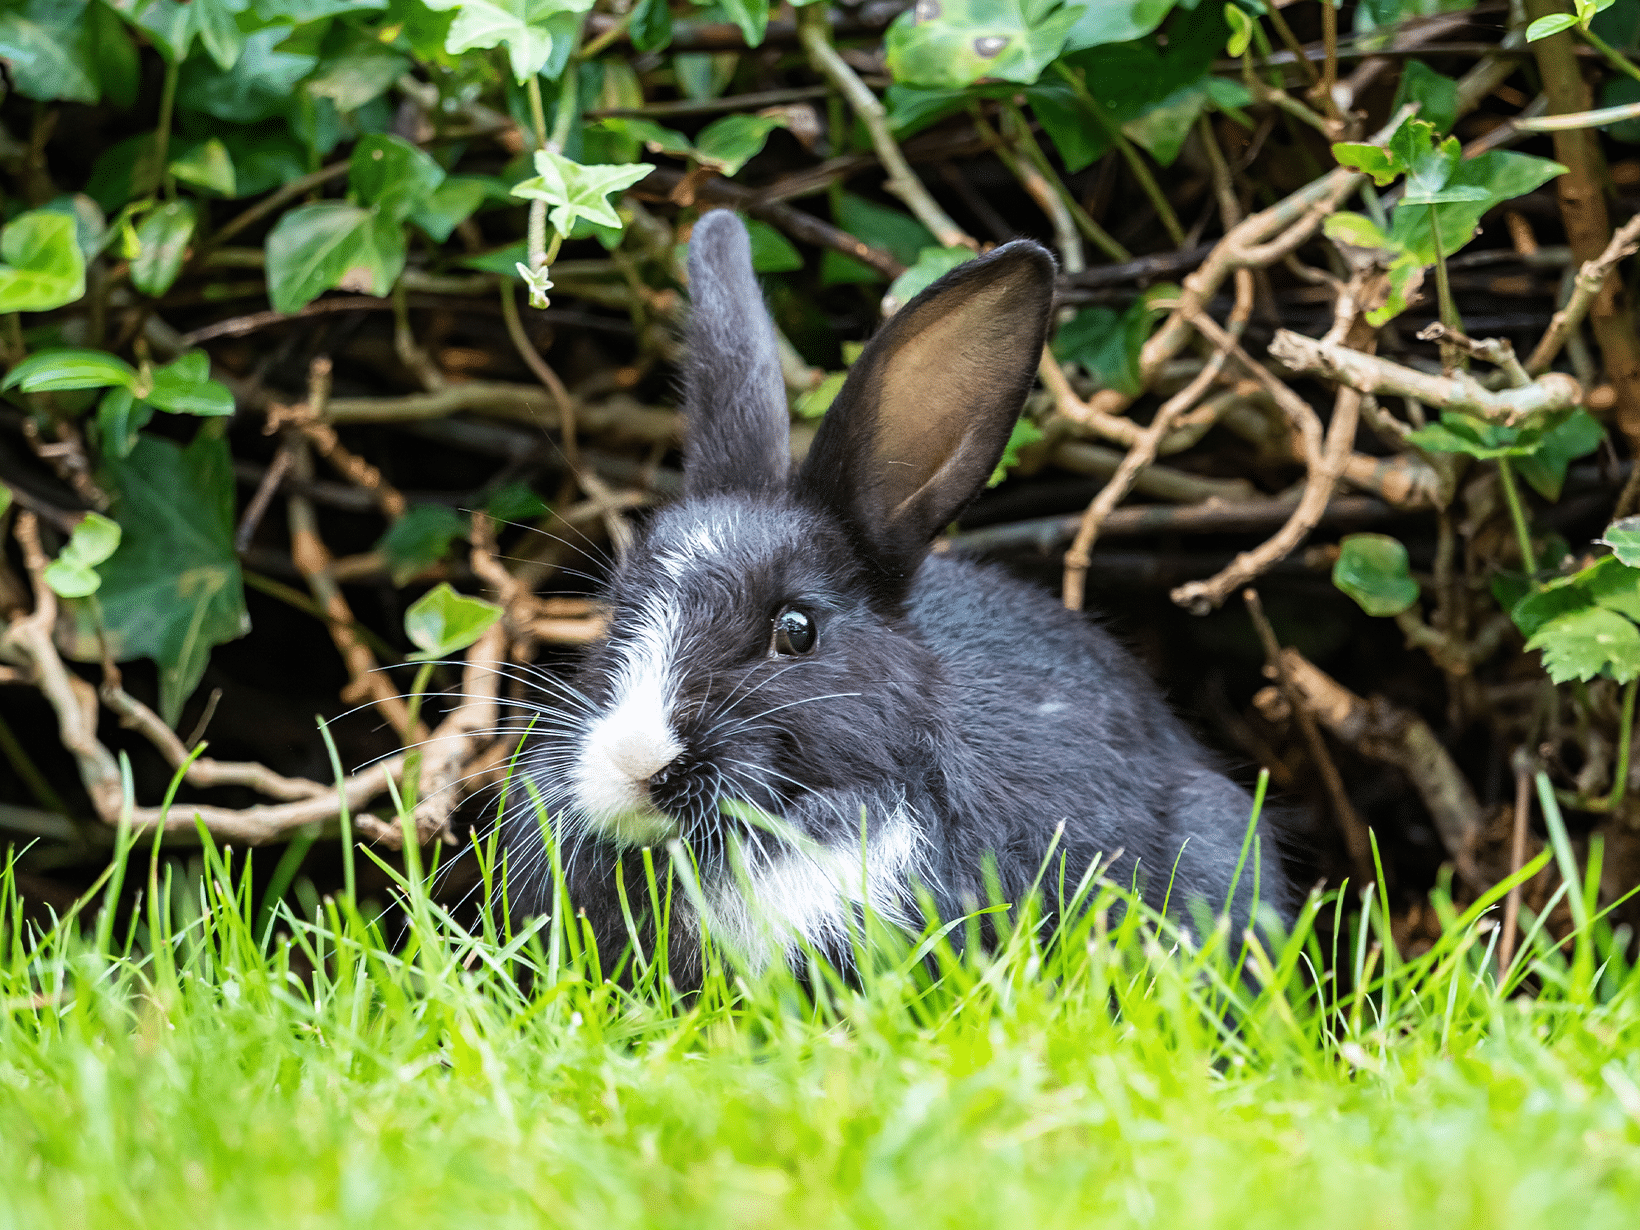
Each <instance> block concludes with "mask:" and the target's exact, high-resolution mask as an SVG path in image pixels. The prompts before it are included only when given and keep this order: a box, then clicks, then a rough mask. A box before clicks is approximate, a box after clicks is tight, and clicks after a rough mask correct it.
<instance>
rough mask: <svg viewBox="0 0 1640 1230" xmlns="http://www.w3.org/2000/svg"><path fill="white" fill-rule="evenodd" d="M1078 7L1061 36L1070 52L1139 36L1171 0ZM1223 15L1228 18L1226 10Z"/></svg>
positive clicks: (1088, 1) (1087, 0) (1103, 1)
mask: <svg viewBox="0 0 1640 1230" xmlns="http://www.w3.org/2000/svg"><path fill="white" fill-rule="evenodd" d="M1075 6H1076V4H1075V0H1073V2H1072V7H1075ZM1080 7H1081V9H1082V11H1081V12H1080V13H1079V14H1077V17H1076V22H1075V24H1074V25H1072V26H1071V30H1070V33H1069V34H1068V35H1067V36H1066V38H1065V46H1066V47H1067V48H1069V49H1071V50H1073V51H1074V50H1079V49H1081V48H1084V47H1102V46H1104V45H1106V44H1109V43H1128V42H1133V41H1135V40H1137V39H1143V38H1144V37H1145V35H1147V34H1149V33H1150V32H1151V31H1152V30H1154V29H1155V28H1156V27H1157V26H1159V25H1161V24H1162V19H1163V18H1165V17H1166V16H1167V15H1168V13H1170V12H1172V10H1173V7H1174V0H1081V5H1080ZM1186 7H1192V6H1190V5H1188V4H1187V5H1186ZM1225 16H1226V19H1228V18H1229V14H1228V13H1227V14H1225ZM1222 45H1223V44H1222V43H1221V46H1222ZM1230 54H1231V55H1239V54H1241V53H1240V52H1234V51H1233V52H1231V53H1230Z"/></svg>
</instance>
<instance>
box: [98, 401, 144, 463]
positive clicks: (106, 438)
mask: <svg viewBox="0 0 1640 1230" xmlns="http://www.w3.org/2000/svg"><path fill="white" fill-rule="evenodd" d="M153 417H154V407H153V406H152V405H150V404H149V403H148V402H145V401H138V400H137V399H136V398H135V397H134V396H133V395H132V393H131V390H130V389H128V388H126V387H124V386H123V385H116V386H115V387H114V388H111V389H109V390H108V392H107V393H105V394H103V399H102V402H101V403H100V404H99V405H98V406H97V440H98V443H99V445H100V446H101V448H102V450H103V452H104V453H106V454H108V455H110V456H113V457H129V456H130V455H131V450H132V449H133V448H135V447H136V444H137V433H138V432H139V431H141V430H142V429H143V428H144V427H146V426H148V423H149V421H150V420H152V419H153Z"/></svg>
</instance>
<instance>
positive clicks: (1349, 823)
mask: <svg viewBox="0 0 1640 1230" xmlns="http://www.w3.org/2000/svg"><path fill="white" fill-rule="evenodd" d="M1241 598H1242V601H1243V602H1245V603H1246V604H1247V614H1248V617H1249V618H1251V619H1252V621H1253V628H1254V630H1255V631H1256V632H1257V633H1258V639H1259V643H1260V644H1261V645H1263V646H1264V661H1265V668H1264V672H1265V674H1266V675H1269V676H1270V677H1272V678H1273V679H1274V680H1275V681H1276V685H1277V686H1278V687H1279V688H1280V689H1281V694H1282V695H1283V696H1285V697H1286V698H1287V704H1288V706H1289V707H1290V708H1291V709H1292V711H1293V717H1295V718H1296V719H1297V720H1298V729H1299V731H1300V733H1301V734H1302V735H1303V736H1304V747H1305V750H1306V751H1308V753H1309V756H1310V763H1311V764H1313V765H1315V767H1316V771H1317V772H1319V773H1320V774H1321V781H1322V784H1323V785H1325V786H1326V788H1327V797H1328V798H1329V799H1330V800H1331V801H1332V808H1333V817H1334V818H1335V819H1336V820H1337V821H1338V827H1339V829H1340V830H1341V831H1342V832H1343V834H1344V847H1345V849H1346V850H1348V851H1349V856H1350V870H1351V872H1352V873H1353V874H1354V876H1355V882H1356V884H1357V886H1358V887H1360V888H1363V889H1364V888H1365V887H1366V886H1367V885H1368V884H1371V883H1372V882H1373V878H1374V877H1373V863H1372V839H1371V837H1370V835H1369V834H1368V832H1367V826H1366V825H1365V824H1364V823H1363V822H1362V820H1361V817H1360V815H1359V814H1358V813H1357V812H1356V810H1355V805H1354V804H1353V803H1351V802H1350V796H1349V792H1348V791H1347V790H1345V789H1344V777H1343V774H1341V773H1339V771H1338V765H1337V764H1336V763H1334V761H1333V758H1332V753H1330V752H1329V751H1328V750H1327V743H1326V740H1325V739H1323V738H1322V737H1321V728H1320V727H1319V726H1317V725H1316V721H1315V714H1313V713H1312V712H1310V709H1309V707H1308V706H1307V705H1306V704H1305V703H1304V699H1305V698H1304V696H1303V695H1302V694H1301V693H1300V692H1299V690H1298V688H1297V687H1295V686H1294V684H1293V680H1292V677H1291V674H1290V672H1289V671H1288V669H1287V662H1286V659H1285V658H1283V657H1282V655H1281V642H1280V641H1278V640H1277V639H1276V632H1275V629H1274V628H1272V627H1271V626H1270V621H1269V619H1268V618H1266V616H1265V614H1264V604H1263V603H1262V602H1260V601H1259V596H1258V591H1257V590H1256V589H1251V588H1249V589H1245V590H1243V591H1242V594H1241Z"/></svg>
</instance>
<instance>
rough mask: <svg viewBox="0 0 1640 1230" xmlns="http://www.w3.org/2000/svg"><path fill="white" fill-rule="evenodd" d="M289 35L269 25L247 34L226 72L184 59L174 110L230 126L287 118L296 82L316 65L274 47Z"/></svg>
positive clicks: (207, 62)
mask: <svg viewBox="0 0 1640 1230" xmlns="http://www.w3.org/2000/svg"><path fill="white" fill-rule="evenodd" d="M289 34H290V28H289V27H288V26H275V27H274V28H272V29H268V30H257V31H255V32H254V33H252V34H249V35H247V36H246V38H245V46H244V48H243V49H242V50H241V52H240V54H239V60H238V62H237V63H236V64H235V65H234V66H233V71H232V72H228V71H226V70H224V69H221V68H218V67H217V65H216V64H215V63H214V62H213V61H211V60H210V59H209V58H208V57H194V58H191V59H189V60H187V61H186V62H185V63H184V64H183V66H182V72H181V75H180V77H179V78H178V82H177V105H178V106H180V107H182V108H185V109H186V110H189V111H203V112H204V113H205V114H206V115H211V116H215V117H216V118H217V119H219V120H227V121H228V122H229V123H231V124H255V123H258V122H259V121H261V120H267V119H272V118H274V117H275V116H279V115H283V114H285V113H287V112H288V111H289V110H290V106H291V95H292V94H293V93H294V92H295V90H296V85H297V82H299V81H301V80H302V79H303V78H304V77H306V76H307V75H308V74H309V73H311V72H312V71H313V70H314V68H315V67H316V66H317V65H318V63H319V57H318V56H313V55H304V54H302V53H300V52H296V51H290V50H285V49H282V48H280V46H279V44H281V43H283V42H284V41H285V39H286V38H287V37H288V36H289Z"/></svg>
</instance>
